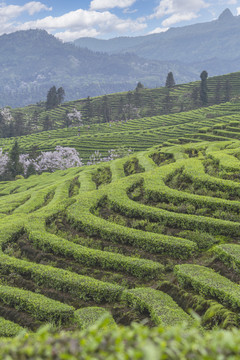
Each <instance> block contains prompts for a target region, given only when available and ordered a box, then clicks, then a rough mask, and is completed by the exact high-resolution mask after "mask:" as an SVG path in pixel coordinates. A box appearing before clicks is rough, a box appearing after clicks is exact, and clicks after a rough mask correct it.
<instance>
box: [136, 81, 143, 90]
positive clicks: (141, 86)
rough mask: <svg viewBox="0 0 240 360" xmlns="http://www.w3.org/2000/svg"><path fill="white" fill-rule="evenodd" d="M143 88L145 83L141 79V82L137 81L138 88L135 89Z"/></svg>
mask: <svg viewBox="0 0 240 360" xmlns="http://www.w3.org/2000/svg"><path fill="white" fill-rule="evenodd" d="M143 88H144V86H143V84H142V83H141V82H140V81H139V82H138V83H137V86H136V89H135V90H139V89H143Z"/></svg>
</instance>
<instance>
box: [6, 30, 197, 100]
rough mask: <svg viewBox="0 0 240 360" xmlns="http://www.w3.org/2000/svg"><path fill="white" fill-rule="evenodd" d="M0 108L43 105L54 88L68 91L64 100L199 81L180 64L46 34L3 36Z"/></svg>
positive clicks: (20, 32) (43, 32) (32, 33)
mask: <svg viewBox="0 0 240 360" xmlns="http://www.w3.org/2000/svg"><path fill="white" fill-rule="evenodd" d="M0 48H1V52H0V63H1V69H0V106H1V107H3V106H7V105H9V106H11V107H17V106H24V105H28V104H32V103H36V102H38V101H40V100H45V98H46V94H47V91H48V89H49V88H50V87H51V86H52V85H56V86H57V87H60V86H62V87H64V89H65V92H66V99H68V100H74V99H79V98H83V97H87V96H96V95H103V94H108V93H113V92H117V91H127V90H130V89H134V88H135V86H136V84H137V82H138V81H142V82H144V83H145V84H146V85H147V86H149V87H155V86H156V85H160V84H164V81H165V79H166V75H167V73H168V71H173V70H174V72H175V76H176V80H177V81H178V82H187V81H189V80H191V79H193V78H197V75H196V74H194V73H193V72H191V70H189V69H188V67H184V66H182V65H181V64H180V63H178V62H177V63H175V64H169V63H167V62H159V61H155V60H154V61H146V60H145V59H141V58H139V57H138V56H137V55H135V54H132V55H130V54H121V55H108V54H103V53H96V52H93V51H90V50H88V49H83V48H78V47H76V46H75V45H73V44H70V43H62V42H61V41H60V40H58V39H57V38H55V37H54V36H53V35H49V34H48V33H47V32H46V31H44V30H27V31H18V32H15V33H12V34H8V35H6V34H5V35H2V36H0Z"/></svg>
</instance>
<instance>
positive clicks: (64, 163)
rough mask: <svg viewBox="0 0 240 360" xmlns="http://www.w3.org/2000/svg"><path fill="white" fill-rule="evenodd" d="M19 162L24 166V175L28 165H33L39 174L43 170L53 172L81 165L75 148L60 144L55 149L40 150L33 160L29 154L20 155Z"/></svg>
mask: <svg viewBox="0 0 240 360" xmlns="http://www.w3.org/2000/svg"><path fill="white" fill-rule="evenodd" d="M20 162H21V163H22V165H23V168H24V175H26V174H27V169H28V168H29V166H30V165H31V166H34V168H35V170H36V172H37V173H39V174H40V173H42V172H43V171H49V172H54V171H56V170H65V169H68V168H70V167H76V166H83V163H82V160H81V159H80V158H79V156H78V152H77V150H76V149H74V148H70V147H65V148H64V147H62V146H57V147H56V150H55V151H46V152H42V153H41V154H40V155H39V156H38V157H37V158H36V159H35V160H34V159H32V158H30V156H29V154H23V155H20Z"/></svg>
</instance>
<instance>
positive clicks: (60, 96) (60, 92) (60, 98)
mask: <svg viewBox="0 0 240 360" xmlns="http://www.w3.org/2000/svg"><path fill="white" fill-rule="evenodd" d="M64 97H65V91H64V89H63V87H60V88H58V89H57V102H58V105H60V104H62V102H63V100H64Z"/></svg>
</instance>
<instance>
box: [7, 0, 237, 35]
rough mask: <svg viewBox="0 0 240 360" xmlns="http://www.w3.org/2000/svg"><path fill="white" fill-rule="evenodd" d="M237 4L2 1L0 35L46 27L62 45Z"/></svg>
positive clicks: (230, 0)
mask: <svg viewBox="0 0 240 360" xmlns="http://www.w3.org/2000/svg"><path fill="white" fill-rule="evenodd" d="M227 7H228V8H229V9H230V10H231V11H232V13H233V15H240V0H42V1H26V0H15V1H14V0H12V1H11V0H9V1H5V2H0V34H4V33H11V32H13V31H16V30H27V29H36V28H39V29H45V30H47V31H48V32H49V33H51V34H54V35H55V36H57V37H59V38H60V39H62V40H63V41H72V40H75V39H77V38H79V37H83V36H92V37H98V38H102V39H108V38H112V37H115V36H137V35H145V34H149V33H154V32H161V31H166V30H167V29H168V28H169V27H177V26H183V25H190V24H193V23H196V22H205V21H211V20H213V19H216V18H217V17H218V16H219V14H220V13H221V12H222V11H223V10H224V9H226V8H227Z"/></svg>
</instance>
